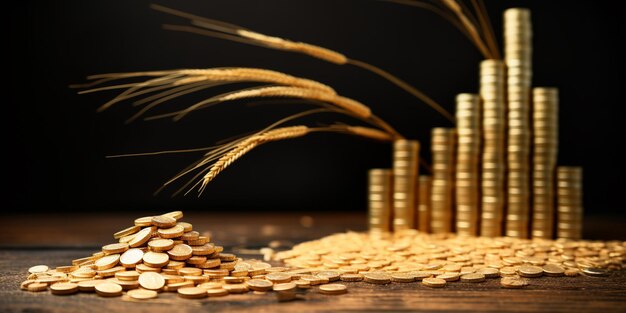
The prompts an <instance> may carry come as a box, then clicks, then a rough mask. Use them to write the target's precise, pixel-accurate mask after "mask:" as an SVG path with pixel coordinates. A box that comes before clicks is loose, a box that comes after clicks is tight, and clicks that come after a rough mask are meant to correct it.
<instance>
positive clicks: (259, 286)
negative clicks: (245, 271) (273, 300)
mask: <svg viewBox="0 0 626 313" xmlns="http://www.w3.org/2000/svg"><path fill="white" fill-rule="evenodd" d="M246 285H248V287H249V288H250V289H252V290H255V291H268V290H271V289H272V286H274V283H272V282H271V281H269V280H265V279H250V280H248V281H247V282H246Z"/></svg>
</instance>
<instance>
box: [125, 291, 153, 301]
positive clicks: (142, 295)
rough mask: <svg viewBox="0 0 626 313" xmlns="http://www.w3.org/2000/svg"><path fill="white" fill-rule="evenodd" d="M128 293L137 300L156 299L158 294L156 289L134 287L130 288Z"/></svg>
mask: <svg viewBox="0 0 626 313" xmlns="http://www.w3.org/2000/svg"><path fill="white" fill-rule="evenodd" d="M126 294H127V295H128V296H129V297H131V298H133V299H136V300H147V299H154V298H156V297H157V296H158V293H157V292H156V291H154V290H146V289H133V290H129V291H128V292H127V293H126Z"/></svg>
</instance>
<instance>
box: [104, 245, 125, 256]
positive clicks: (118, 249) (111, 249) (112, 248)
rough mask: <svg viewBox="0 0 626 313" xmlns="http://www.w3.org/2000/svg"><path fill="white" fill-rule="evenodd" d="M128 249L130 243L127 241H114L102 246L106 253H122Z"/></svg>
mask: <svg viewBox="0 0 626 313" xmlns="http://www.w3.org/2000/svg"><path fill="white" fill-rule="evenodd" d="M126 250H128V244H127V243H112V244H110V245H106V246H104V247H102V252H104V253H106V254H116V253H122V252H124V251H126Z"/></svg>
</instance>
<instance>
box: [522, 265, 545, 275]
mask: <svg viewBox="0 0 626 313" xmlns="http://www.w3.org/2000/svg"><path fill="white" fill-rule="evenodd" d="M517 273H518V274H519V275H520V276H522V277H540V276H541V275H543V269H542V268H541V267H539V266H534V265H522V266H520V267H519V269H517Z"/></svg>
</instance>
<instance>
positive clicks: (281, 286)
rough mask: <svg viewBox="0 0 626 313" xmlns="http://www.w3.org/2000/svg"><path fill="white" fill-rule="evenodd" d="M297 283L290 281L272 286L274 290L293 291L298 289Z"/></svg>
mask: <svg viewBox="0 0 626 313" xmlns="http://www.w3.org/2000/svg"><path fill="white" fill-rule="evenodd" d="M296 287H297V286H296V284H295V283H293V282H289V283H280V284H275V285H274V286H272V290H274V291H291V290H295V289H296Z"/></svg>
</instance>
